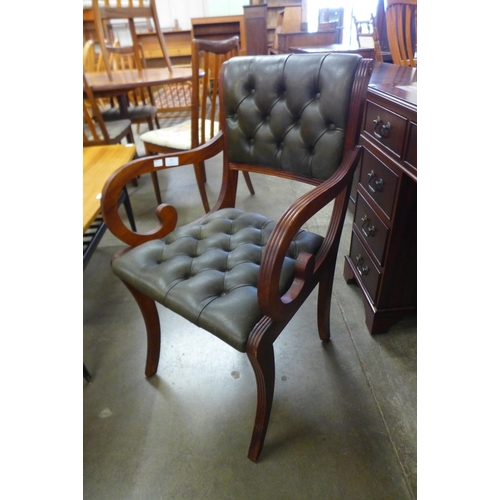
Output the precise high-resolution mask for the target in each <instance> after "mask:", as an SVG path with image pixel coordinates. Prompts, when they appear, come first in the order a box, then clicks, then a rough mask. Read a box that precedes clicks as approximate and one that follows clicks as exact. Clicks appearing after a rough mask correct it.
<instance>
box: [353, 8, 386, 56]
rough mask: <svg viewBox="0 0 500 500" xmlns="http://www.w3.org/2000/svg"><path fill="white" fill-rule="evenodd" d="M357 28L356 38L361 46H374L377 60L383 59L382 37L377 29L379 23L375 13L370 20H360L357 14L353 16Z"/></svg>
mask: <svg viewBox="0 0 500 500" xmlns="http://www.w3.org/2000/svg"><path fill="white" fill-rule="evenodd" d="M352 18H353V22H354V26H355V28H356V38H357V40H358V46H359V47H360V48H365V47H370V48H371V47H373V48H374V50H375V61H380V62H382V61H383V57H382V49H381V48H380V39H379V36H378V31H377V24H376V22H375V18H374V17H373V14H370V19H369V20H368V21H358V20H357V19H356V16H352Z"/></svg>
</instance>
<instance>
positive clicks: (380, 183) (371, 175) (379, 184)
mask: <svg viewBox="0 0 500 500" xmlns="http://www.w3.org/2000/svg"><path fill="white" fill-rule="evenodd" d="M368 179H369V180H368V187H369V188H370V191H371V192H372V193H376V192H377V191H378V192H379V193H381V192H382V191H383V190H384V180H383V179H382V177H379V178H378V179H377V175H376V174H375V172H374V171H373V170H372V171H371V172H368ZM372 181H374V182H373V183H374V184H375V187H373V186H372V185H371V182H372Z"/></svg>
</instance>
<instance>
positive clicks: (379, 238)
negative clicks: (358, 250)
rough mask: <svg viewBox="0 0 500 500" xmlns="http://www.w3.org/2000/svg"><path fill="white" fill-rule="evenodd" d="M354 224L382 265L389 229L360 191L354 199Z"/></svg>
mask: <svg viewBox="0 0 500 500" xmlns="http://www.w3.org/2000/svg"><path fill="white" fill-rule="evenodd" d="M354 225H355V226H356V227H357V229H358V231H359V234H360V235H361V236H362V238H363V239H364V240H365V242H366V244H367V245H368V246H369V247H370V249H371V251H372V252H373V255H374V256H375V258H376V259H377V261H378V263H379V264H380V265H382V262H383V260H382V259H383V258H384V253H385V245H386V242H387V235H388V233H389V229H388V228H387V226H386V225H385V224H384V223H383V222H382V221H381V220H380V218H379V217H378V216H377V214H375V212H374V211H373V210H372V209H371V208H370V205H368V203H367V201H366V200H365V199H364V197H363V195H362V194H361V193H358V196H357V199H356V213H355V214H354Z"/></svg>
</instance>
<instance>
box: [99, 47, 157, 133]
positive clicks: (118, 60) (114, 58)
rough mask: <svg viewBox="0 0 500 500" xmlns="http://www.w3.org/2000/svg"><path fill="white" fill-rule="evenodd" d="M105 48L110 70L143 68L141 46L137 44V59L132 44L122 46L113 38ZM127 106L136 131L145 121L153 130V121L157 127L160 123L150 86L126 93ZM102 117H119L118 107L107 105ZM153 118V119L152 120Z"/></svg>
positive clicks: (101, 60)
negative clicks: (138, 55)
mask: <svg viewBox="0 0 500 500" xmlns="http://www.w3.org/2000/svg"><path fill="white" fill-rule="evenodd" d="M106 50H107V51H108V54H109V63H110V65H111V70H112V71H123V70H127V69H140V68H145V67H146V65H145V62H143V61H145V59H144V54H143V51H142V46H140V44H139V54H140V58H139V59H137V54H136V51H135V48H134V47H132V46H128V47H122V46H120V42H119V41H118V40H115V41H114V42H113V45H107V46H106ZM97 70H98V71H103V70H104V56H103V54H102V52H101V54H100V56H99V60H98V64H97ZM127 98H128V101H129V106H127V113H128V118H129V119H130V121H131V122H132V123H134V124H136V125H137V132H139V127H140V125H141V124H143V123H146V124H147V125H148V128H149V130H153V129H154V128H155V127H154V123H155V122H156V126H157V127H158V128H159V127H160V123H159V122H158V117H157V116H156V107H155V106H154V97H153V92H152V90H151V89H150V88H140V89H135V90H133V91H131V92H129V93H128V94H127ZM102 117H103V119H104V121H105V122H109V121H116V120H120V119H121V112H120V109H119V107H117V106H114V107H108V108H107V109H105V110H103V111H102ZM153 120H154V121H153Z"/></svg>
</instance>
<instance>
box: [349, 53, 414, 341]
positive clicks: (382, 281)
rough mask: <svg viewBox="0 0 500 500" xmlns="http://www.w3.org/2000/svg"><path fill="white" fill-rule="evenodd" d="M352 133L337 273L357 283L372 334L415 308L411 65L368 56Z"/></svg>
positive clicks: (412, 82) (412, 73)
mask: <svg viewBox="0 0 500 500" xmlns="http://www.w3.org/2000/svg"><path fill="white" fill-rule="evenodd" d="M360 141H361V142H360V143H361V144H362V145H363V147H364V148H363V157H362V161H361V165H360V167H359V168H358V171H357V174H356V177H355V179H354V184H353V191H352V193H351V198H352V200H353V203H354V221H353V228H352V238H351V246H350V251H349V255H348V256H347V257H346V262H345V267H344V278H345V279H346V281H347V282H348V283H356V284H357V285H358V286H359V287H360V288H361V290H362V292H363V300H364V305H365V315H366V325H367V327H368V330H369V331H370V333H371V334H377V333H384V332H387V331H388V329H389V328H390V327H391V326H392V325H393V324H394V323H396V322H397V321H399V320H400V319H402V318H403V317H404V316H406V315H408V314H410V313H414V312H416V309H417V70H416V69H411V68H406V67H402V66H396V65H393V64H387V63H378V62H377V63H375V66H374V70H373V75H372V78H371V79H370V84H369V87H368V95H367V101H366V108H365V113H364V121H363V126H362V133H361V139H360Z"/></svg>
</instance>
